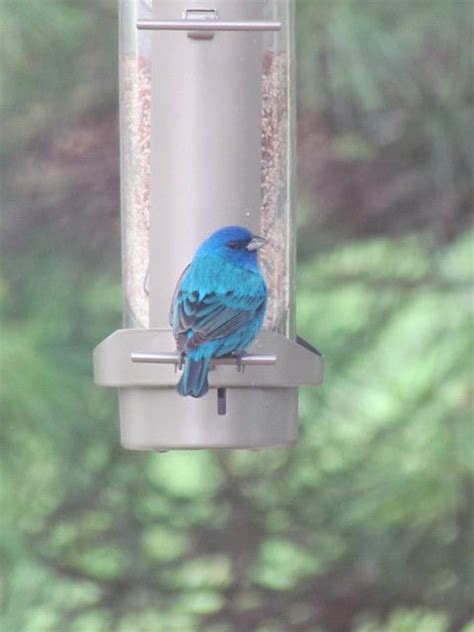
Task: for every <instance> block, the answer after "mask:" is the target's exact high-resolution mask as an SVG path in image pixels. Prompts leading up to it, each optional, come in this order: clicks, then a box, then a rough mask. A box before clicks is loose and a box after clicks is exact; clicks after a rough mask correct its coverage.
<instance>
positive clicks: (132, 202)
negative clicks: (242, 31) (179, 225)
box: [121, 50, 290, 333]
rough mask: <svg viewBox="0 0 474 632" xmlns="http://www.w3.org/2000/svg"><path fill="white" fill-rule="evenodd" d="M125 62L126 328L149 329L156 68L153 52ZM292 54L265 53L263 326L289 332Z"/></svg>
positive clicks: (263, 115) (123, 123) (123, 121)
mask: <svg viewBox="0 0 474 632" xmlns="http://www.w3.org/2000/svg"><path fill="white" fill-rule="evenodd" d="M121 63H122V69H121V73H122V86H121V91H122V106H123V107H122V126H123V128H124V129H125V133H124V134H123V137H122V138H123V146H122V156H123V170H124V174H125V177H123V178H122V197H123V205H122V207H123V209H124V211H123V218H122V225H123V231H124V233H123V243H124V246H123V247H124V253H123V261H124V270H123V278H124V285H125V287H124V293H125V296H126V300H127V306H126V307H127V309H126V313H127V318H128V322H126V325H127V326H130V327H139V328H148V327H149V301H148V293H147V283H146V278H147V271H148V265H149V214H150V158H151V150H150V136H151V68H150V62H149V59H148V58H147V57H144V56H141V57H135V56H131V55H124V56H123V57H122V60H121ZM286 74H287V67H286V55H285V54H284V53H274V52H273V51H269V50H267V51H264V53H263V58H262V171H261V178H262V180H261V190H262V197H261V234H262V235H263V236H264V237H265V238H266V239H267V240H268V242H269V243H268V246H267V247H266V248H264V249H263V250H262V251H261V253H260V262H261V267H262V271H263V273H264V275H265V278H266V281H267V285H268V306H267V312H266V317H265V323H264V327H265V328H267V329H271V330H274V331H280V332H282V333H283V332H285V330H286V328H287V324H288V322H287V321H288V308H289V301H290V297H289V290H290V288H289V281H288V277H289V262H288V244H287V241H286V240H287V230H288V226H287V218H288V208H287V206H288V190H287V177H288V174H287V171H288V164H287V162H288V158H287V152H288V91H287V83H286V81H287V76H286Z"/></svg>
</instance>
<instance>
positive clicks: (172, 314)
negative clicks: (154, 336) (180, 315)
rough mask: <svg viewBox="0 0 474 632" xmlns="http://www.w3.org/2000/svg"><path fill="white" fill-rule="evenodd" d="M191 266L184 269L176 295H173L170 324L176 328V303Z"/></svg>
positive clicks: (177, 285)
mask: <svg viewBox="0 0 474 632" xmlns="http://www.w3.org/2000/svg"><path fill="white" fill-rule="evenodd" d="M190 265H191V264H190V263H188V265H187V266H186V267H185V268H184V270H183V271H182V272H181V276H180V277H179V279H178V283H177V284H176V287H175V290H174V294H173V298H172V300H171V308H170V316H169V324H170V326H171V327H173V328H174V325H173V323H174V317H175V310H176V303H177V299H178V294H179V292H180V290H181V285H182V283H183V279H184V277H185V275H186V272H187V271H188V270H189V266H190Z"/></svg>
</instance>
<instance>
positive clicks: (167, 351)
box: [94, 0, 322, 450]
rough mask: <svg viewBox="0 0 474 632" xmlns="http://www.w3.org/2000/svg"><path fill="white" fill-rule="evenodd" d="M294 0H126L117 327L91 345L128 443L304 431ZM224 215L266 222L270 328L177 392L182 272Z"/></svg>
mask: <svg viewBox="0 0 474 632" xmlns="http://www.w3.org/2000/svg"><path fill="white" fill-rule="evenodd" d="M292 9H293V2H292V0H121V1H120V134H121V198H122V260H123V289H124V325H125V328H124V329H121V330H119V331H116V332H115V333H113V334H112V335H111V336H109V337H108V338H106V339H105V340H104V341H102V342H101V343H100V344H99V345H98V346H97V347H96V349H95V351H94V373H95V381H96V383H97V384H99V385H102V386H109V387H115V388H117V389H118V393H119V407H120V420H121V442H122V445H123V446H124V447H125V448H128V449H135V450H147V449H152V450H167V449H195V448H220V447H223V448H263V447H269V446H278V445H287V444H291V443H293V442H294V441H295V440H296V437H297V398H298V386H301V385H317V384H320V383H321V382H322V357H321V355H320V354H319V352H318V351H317V350H316V349H315V348H313V347H312V346H311V345H310V344H308V343H307V342H305V341H303V340H302V339H301V338H299V337H298V336H296V333H295V300H294V285H295V283H294V274H295V260H296V253H295V226H296V222H295V217H294V140H295V138H294V114H295V112H294V99H293V88H294V73H293V61H294V59H293V57H294V56H293V16H292ZM226 225H241V226H245V227H247V228H249V229H250V230H251V231H252V232H253V233H255V234H259V235H262V236H263V237H265V238H266V239H267V241H268V245H267V246H266V247H265V248H264V249H263V250H262V251H261V255H259V256H260V267H261V269H262V272H263V273H264V275H265V278H266V282H267V286H268V305H267V311H266V316H265V321H264V325H263V329H262V331H261V332H260V334H259V335H258V337H257V338H256V340H255V341H254V343H253V344H252V346H251V348H250V349H248V350H247V351H248V353H247V355H246V356H244V358H243V359H242V368H243V369H244V370H238V368H240V367H238V366H237V362H236V360H235V359H233V358H218V359H216V360H215V362H214V363H213V366H212V370H211V371H210V373H209V384H210V390H209V392H208V393H207V394H206V395H205V396H204V397H202V398H199V399H194V398H190V397H181V396H180V395H178V393H177V392H176V384H177V382H178V380H179V376H180V371H179V360H180V359H179V357H178V355H177V352H176V345H175V341H174V338H173V335H172V332H171V328H170V324H169V310H170V305H171V301H172V297H173V292H174V289H175V286H176V283H177V280H178V278H179V276H180V274H181V272H182V271H183V269H184V268H185V267H186V265H187V264H188V263H189V262H190V260H191V259H192V256H193V254H194V252H195V250H196V248H197V247H198V246H199V244H200V243H201V242H202V241H203V240H204V239H205V238H206V237H207V236H208V235H209V234H211V233H212V232H214V231H215V230H217V229H219V228H221V227H223V226H226Z"/></svg>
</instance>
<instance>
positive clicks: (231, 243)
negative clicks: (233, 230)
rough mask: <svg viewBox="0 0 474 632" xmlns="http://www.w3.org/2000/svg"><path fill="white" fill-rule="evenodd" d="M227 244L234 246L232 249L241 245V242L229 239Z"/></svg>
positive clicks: (230, 246)
mask: <svg viewBox="0 0 474 632" xmlns="http://www.w3.org/2000/svg"><path fill="white" fill-rule="evenodd" d="M227 245H228V246H229V248H232V250H235V249H236V248H238V246H239V244H238V243H237V242H236V241H229V243H228V244H227Z"/></svg>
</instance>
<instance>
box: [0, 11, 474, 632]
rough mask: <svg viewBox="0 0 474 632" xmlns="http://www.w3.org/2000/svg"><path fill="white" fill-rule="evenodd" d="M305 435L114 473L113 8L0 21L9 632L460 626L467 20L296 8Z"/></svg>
mask: <svg viewBox="0 0 474 632" xmlns="http://www.w3.org/2000/svg"><path fill="white" fill-rule="evenodd" d="M296 8H297V46H298V74H299V77H298V79H299V80H298V136H299V163H298V176H299V208H298V215H299V225H300V233H299V273H298V321H299V330H300V332H301V334H302V335H303V336H305V337H306V338H307V339H309V340H311V341H313V342H314V343H315V344H316V345H317V346H318V347H319V348H320V349H321V350H322V351H323V353H324V354H325V356H326V366H327V371H326V381H325V384H324V386H323V387H322V388H319V389H315V390H311V389H307V390H303V392H302V394H301V398H300V428H301V436H300V441H299V443H298V444H297V445H296V446H295V447H294V448H293V449H290V450H273V451H271V450H269V451H262V452H257V453H254V452H245V451H243V452H205V451H203V452H197V453H173V452H170V453H167V454H165V455H159V454H148V453H129V452H126V451H124V450H122V449H121V448H120V446H119V431H118V411H117V404H116V397H115V395H114V393H112V392H108V391H106V390H101V389H99V388H97V387H95V386H94V385H93V383H92V372H91V352H92V349H93V347H94V345H95V344H96V343H97V342H98V341H100V340H101V339H102V338H103V337H105V336H106V335H107V334H109V333H110V332H111V331H112V330H114V329H115V328H118V327H119V326H120V322H121V290H120V260H119V259H120V254H119V197H118V196H119V173H118V126H117V80H116V77H117V54H116V48H117V12H116V2H115V1H114V0H42V2H34V1H32V0H3V1H2V4H1V7H0V22H1V33H0V46H1V86H0V92H1V107H2V142H1V147H0V152H1V172H2V202H1V213H2V224H1V255H2V268H1V277H0V314H1V320H2V335H1V348H0V362H1V384H0V407H1V418H2V422H1V429H0V438H1V451H2V454H1V464H0V468H1V469H0V472H1V529H0V556H1V565H0V566H1V570H0V581H1V590H2V595H1V598H0V609H1V618H0V628H1V629H2V631H4V632H41V631H65V630H67V631H69V630H71V631H77V632H104V631H111V632H112V631H113V632H115V631H117V632H141V631H143V632H159V631H166V632H168V631H178V632H188V631H189V632H192V631H194V630H206V631H210V632H224V631H228V630H229V631H233V630H236V631H238V632H246V631H252V632H253V631H256V632H287V631H290V630H295V631H305V632H313V631H314V632H317V631H322V632H326V631H327V632H346V631H356V632H380V631H383V632H455V631H458V630H462V631H463V632H468V631H471V632H472V630H474V622H473V621H474V620H473V617H474V611H473V598H472V594H473V588H474V586H473V579H472V573H473V558H472V551H473V548H472V545H473V542H472V534H473V524H472V522H473V521H472V518H473V515H472V510H473V497H474V484H473V461H474V458H473V457H474V454H473V452H474V451H473V436H472V395H473V357H474V348H473V347H474V345H473V330H472V314H473V310H474V304H473V284H472V277H473V245H474V239H473V233H472V232H471V220H472V215H471V212H472V193H471V186H472V174H473V167H474V151H473V116H472V113H473V110H472V108H473V104H474V95H473V83H472V70H473V58H472V50H473V48H472V45H473V24H474V5H473V2H472V1H471V0H426V1H425V0H410V1H408V0H391V1H390V0H386V1H379V0H297V2H296Z"/></svg>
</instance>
